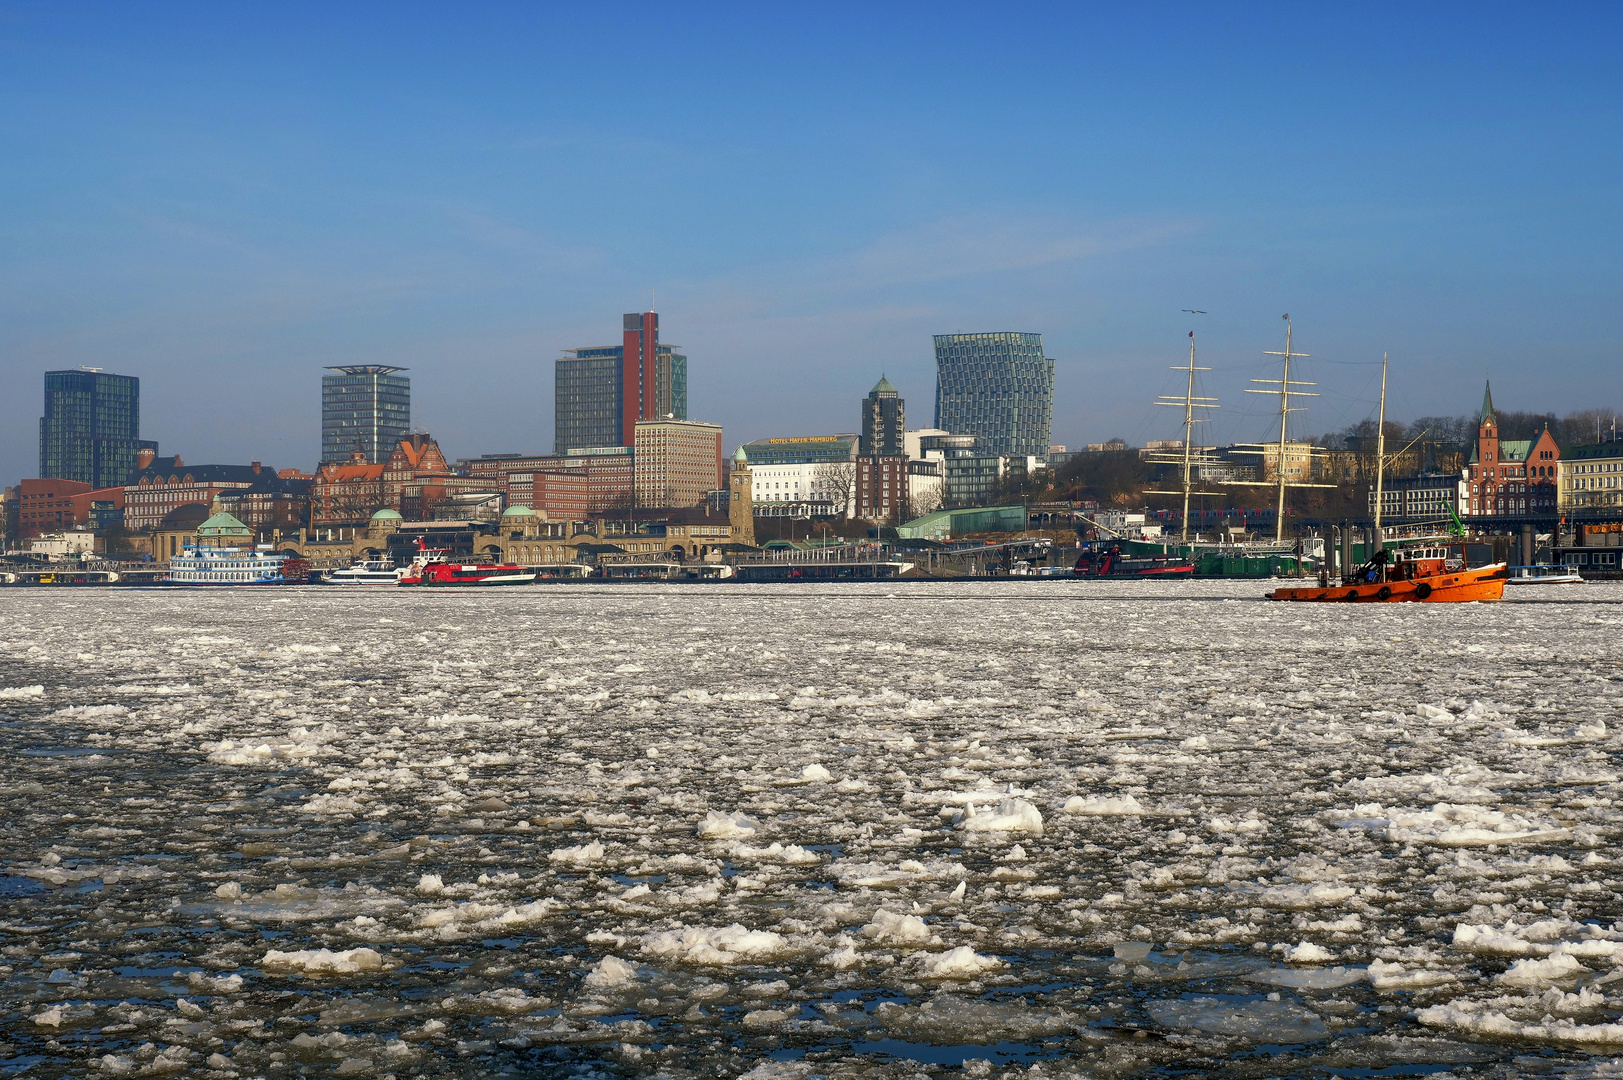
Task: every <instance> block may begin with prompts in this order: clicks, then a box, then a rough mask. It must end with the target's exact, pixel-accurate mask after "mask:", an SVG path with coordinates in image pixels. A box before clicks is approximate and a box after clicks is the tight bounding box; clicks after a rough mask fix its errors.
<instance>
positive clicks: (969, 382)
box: [935, 333, 1054, 457]
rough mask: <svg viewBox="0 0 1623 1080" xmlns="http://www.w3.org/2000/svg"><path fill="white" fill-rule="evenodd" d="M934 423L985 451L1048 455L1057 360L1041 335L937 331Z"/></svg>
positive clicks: (1052, 419) (1052, 420) (1038, 455)
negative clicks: (967, 437)
mask: <svg viewBox="0 0 1623 1080" xmlns="http://www.w3.org/2000/svg"><path fill="white" fill-rule="evenodd" d="M935 368H936V377H935V426H936V427H938V428H941V429H943V430H945V431H950V432H952V433H953V434H954V435H974V436H975V437H976V447H977V449H978V450H979V451H980V452H981V453H983V454H1011V455H1013V454H1019V455H1026V454H1032V455H1036V456H1037V457H1044V456H1046V455H1047V454H1048V441H1049V436H1050V434H1051V433H1052V431H1053V427H1054V361H1052V360H1050V359H1048V358H1047V357H1045V356H1044V355H1043V336H1042V335H1041V334H1018V333H995V334H937V335H935Z"/></svg>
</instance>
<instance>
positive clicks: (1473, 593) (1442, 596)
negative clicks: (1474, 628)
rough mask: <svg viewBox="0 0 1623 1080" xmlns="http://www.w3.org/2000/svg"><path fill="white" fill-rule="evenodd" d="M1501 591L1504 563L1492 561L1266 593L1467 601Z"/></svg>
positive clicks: (1360, 600) (1324, 599)
mask: <svg viewBox="0 0 1623 1080" xmlns="http://www.w3.org/2000/svg"><path fill="white" fill-rule="evenodd" d="M1504 595H1505V564H1504V563H1495V564H1493V565H1492V566H1479V567H1476V568H1475V569H1472V570H1457V571H1454V572H1452V573H1443V574H1437V575H1430V576H1427V577H1422V578H1417V579H1414V580H1409V581H1403V580H1397V581H1383V582H1361V583H1358V584H1354V585H1329V586H1325V585H1315V586H1312V587H1310V588H1280V589H1275V590H1274V591H1273V592H1271V593H1269V594H1268V599H1270V600H1294V601H1298V602H1304V601H1305V602H1308V603H1320V604H1332V603H1337V604H1399V603H1404V602H1417V603H1422V604H1470V603H1492V602H1494V601H1496V600H1500V599H1502V598H1503V597H1504Z"/></svg>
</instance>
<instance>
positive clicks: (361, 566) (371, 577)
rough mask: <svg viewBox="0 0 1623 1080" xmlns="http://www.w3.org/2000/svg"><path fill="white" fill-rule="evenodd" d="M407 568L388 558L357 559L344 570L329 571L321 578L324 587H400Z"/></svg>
mask: <svg viewBox="0 0 1623 1080" xmlns="http://www.w3.org/2000/svg"><path fill="white" fill-rule="evenodd" d="M405 573H406V568H405V567H401V566H396V565H395V564H394V560H393V559H391V558H389V557H388V556H384V557H382V558H379V559H357V560H355V562H354V563H353V564H351V565H349V566H346V567H344V568H343V569H342V570H329V571H327V572H326V573H325V574H323V575H322V576H321V584H323V585H398V584H400V578H401V577H402V576H403V575H404V574H405Z"/></svg>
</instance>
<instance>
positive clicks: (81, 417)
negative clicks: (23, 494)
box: [39, 368, 158, 489]
mask: <svg viewBox="0 0 1623 1080" xmlns="http://www.w3.org/2000/svg"><path fill="white" fill-rule="evenodd" d="M157 446H158V444H157V443H155V442H151V441H142V439H141V380H140V379H138V378H136V377H135V376H133V375H113V374H110V373H108V372H105V371H102V370H100V369H99V368H80V369H79V370H77V371H47V372H46V373H45V415H44V416H42V417H40V419H39V475H40V477H41V478H43V479H52V480H77V481H79V482H80V483H84V484H89V485H90V486H91V487H92V488H98V489H99V488H110V487H123V486H124V484H125V483H126V482H128V480H129V478H130V473H131V472H133V471H134V470H135V456H136V454H137V453H138V452H139V451H140V450H141V449H142V448H143V447H149V448H151V449H153V450H154V451H156V449H157Z"/></svg>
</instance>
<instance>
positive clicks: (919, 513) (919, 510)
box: [907, 484, 943, 519]
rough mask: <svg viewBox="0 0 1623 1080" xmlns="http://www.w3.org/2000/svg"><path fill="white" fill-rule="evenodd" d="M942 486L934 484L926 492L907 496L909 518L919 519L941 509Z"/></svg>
mask: <svg viewBox="0 0 1623 1080" xmlns="http://www.w3.org/2000/svg"><path fill="white" fill-rule="evenodd" d="M942 486H943V485H941V484H935V485H933V486H932V487H930V489H929V490H927V491H921V492H918V493H917V494H912V495H909V496H908V499H907V509H908V516H909V518H910V519H911V518H921V517H923V516H924V515H925V514H933V513H935V512H936V511H937V510H939V509H941V488H942Z"/></svg>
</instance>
